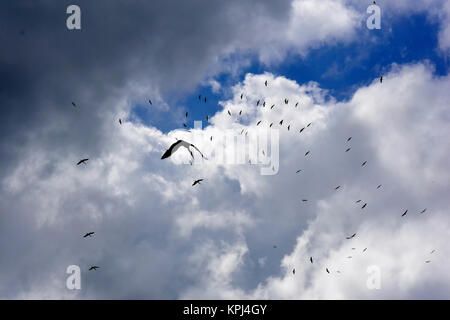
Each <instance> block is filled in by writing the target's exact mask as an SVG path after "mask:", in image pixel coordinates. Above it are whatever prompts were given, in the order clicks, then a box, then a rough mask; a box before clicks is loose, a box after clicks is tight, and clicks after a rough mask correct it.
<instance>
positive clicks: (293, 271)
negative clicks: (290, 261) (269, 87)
mask: <svg viewBox="0 0 450 320" xmlns="http://www.w3.org/2000/svg"><path fill="white" fill-rule="evenodd" d="M266 82H267V81H266ZM292 273H293V274H295V268H294V270H292Z"/></svg>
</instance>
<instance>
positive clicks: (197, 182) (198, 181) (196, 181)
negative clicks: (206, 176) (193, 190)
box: [192, 179, 203, 186]
mask: <svg viewBox="0 0 450 320" xmlns="http://www.w3.org/2000/svg"><path fill="white" fill-rule="evenodd" d="M202 181H203V179H198V180H195V181H194V183H193V184H192V186H195V185H196V184H200V182H202Z"/></svg>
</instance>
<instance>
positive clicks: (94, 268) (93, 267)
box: [89, 266, 100, 271]
mask: <svg viewBox="0 0 450 320" xmlns="http://www.w3.org/2000/svg"><path fill="white" fill-rule="evenodd" d="M98 268H100V267H97V266H92V267H90V268H89V271H91V270H97V269H98Z"/></svg>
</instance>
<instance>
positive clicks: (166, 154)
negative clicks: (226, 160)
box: [161, 140, 206, 160]
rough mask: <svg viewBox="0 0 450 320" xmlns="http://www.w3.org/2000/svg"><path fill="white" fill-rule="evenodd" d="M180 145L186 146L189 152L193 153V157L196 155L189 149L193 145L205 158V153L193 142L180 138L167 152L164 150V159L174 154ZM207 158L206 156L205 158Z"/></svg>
mask: <svg viewBox="0 0 450 320" xmlns="http://www.w3.org/2000/svg"><path fill="white" fill-rule="evenodd" d="M180 147H185V148H186V149H188V151H189V153H190V154H191V157H192V159H193V158H194V155H193V154H192V151H191V150H190V149H189V147H193V148H194V149H195V150H197V151H198V152H199V153H200V155H201V156H202V158H205V156H204V155H203V153H201V152H200V150H198V148H197V147H196V146H194V145H193V144H192V143H189V142H186V141H184V140H178V141H177V142H175V143H173V144H172V145H171V146H170V147H169V149H167V150H166V152H164V154H163V155H162V157H161V160H162V159H166V158H168V157H170V156H171V155H172V154H174V153H175V152H176V151H177V150H178V149H179V148H180ZM205 159H206V158H205Z"/></svg>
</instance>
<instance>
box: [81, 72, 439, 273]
mask: <svg viewBox="0 0 450 320" xmlns="http://www.w3.org/2000/svg"><path fill="white" fill-rule="evenodd" d="M379 81H380V83H383V77H382V76H381V77H380V79H379ZM264 85H265V86H266V87H267V86H268V81H267V80H266V81H265V82H264ZM243 98H244V94H243V93H242V94H241V95H240V99H241V100H242V99H243ZM198 100H199V101H203V102H204V103H206V102H207V99H206V97H204V96H203V97H202V95H201V94H200V95H199V96H198ZM284 103H285V104H286V105H287V104H289V99H288V98H285V99H284ZM149 104H150V105H152V101H151V100H149ZM260 104H261V100H258V101H257V102H256V106H259V105H260ZM72 105H73V106H74V107H77V105H76V104H75V103H74V102H72ZM261 105H262V107H263V108H264V107H265V106H266V102H265V101H263V102H262V104H261ZM298 105H299V102H296V104H295V108H297V107H298ZM274 107H275V105H274V104H273V105H272V106H271V107H270V109H273V108H274ZM227 113H228V115H230V116H232V113H231V112H230V110H227ZM241 114H242V110H241V111H240V112H239V115H241ZM188 116H189V113H188V112H186V113H185V117H186V118H188ZM208 120H209V116H208V115H207V116H206V121H208ZM261 122H262V120H259V121H257V123H256V126H259V125H260V124H261ZM119 124H120V125H122V119H119ZM311 124H312V123H308V124H307V125H306V126H305V127H302V128H301V129H300V130H299V132H300V133H302V132H303V131H304V130H305V129H306V128H308V127H310V126H311ZM272 125H273V122H272V123H270V125H269V128H271V127H272ZM279 125H280V126H281V125H283V120H281V121H280V122H279ZM183 126H184V127H187V124H186V123H183ZM290 128H291V125H288V126H287V129H288V130H290ZM243 132H244V129H243V130H242V131H241V133H240V134H243ZM247 133H248V132H247ZM212 138H213V137H212V136H211V138H210V140H211V141H212ZM351 140H352V137H348V138H347V142H350V141H351ZM181 147H183V148H184V149H186V150H188V151H189V153H190V155H191V157H192V160H194V155H193V152H192V150H191V148H193V149H194V150H196V151H197V152H198V153H199V154H200V155H201V157H202V158H203V159H206V160H207V158H206V157H205V156H204V155H203V153H202V152H201V151H200V150H199V149H198V148H197V147H196V146H195V145H193V144H192V143H189V142H187V141H184V140H180V139H177V141H176V142H175V143H173V144H172V145H171V146H170V147H169V148H168V149H167V150H166V151H165V152H164V154H163V155H162V156H161V160H164V159H167V158H169V157H170V156H172V155H173V154H174V153H175V152H176V151H178V150H180V148H181ZM350 150H351V147H348V148H347V149H346V150H345V152H349V151H350ZM262 152H263V153H264V151H262ZM309 154H310V151H309V150H308V151H307V152H306V153H305V157H306V156H308V155H309ZM88 160H89V159H88V158H84V159H81V160H79V161H78V162H77V165H80V164H86V162H87V161H88ZM249 162H250V163H251V161H250V160H249ZM190 163H191V165H192V161H191V162H190ZM366 164H367V161H364V162H362V163H361V166H362V167H364V166H365V165H366ZM301 171H302V170H301V169H299V170H297V171H296V173H299V172H301ZM203 180H204V179H196V180H194V182H193V183H192V186H196V185H200V184H201V182H202V181H203ZM381 187H382V185H381V184H380V185H378V186H377V189H380V188H381ZM340 188H341V186H340V185H339V186H336V187H335V188H334V189H335V190H339V189H340ZM302 201H303V202H307V201H308V199H302ZM361 202H362V200H361V199H358V200H357V201H356V203H361ZM366 207H367V203H364V204H363V205H362V206H361V209H365V208H366ZM426 211H427V208H425V209H423V210H422V211H420V212H419V213H420V214H423V213H425V212H426ZM407 213H408V209H407V210H405V211H404V212H403V214H402V215H401V217H405V216H406V215H407ZM94 233H95V232H93V231H91V232H88V233H86V234H85V235H84V236H83V237H84V238H87V237H92V236H93V235H94ZM356 235H357V234H356V233H353V234H352V235H350V236H348V237H346V239H347V240H352V239H354V238H355V237H356ZM273 248H274V249H276V248H277V246H276V245H274V246H273ZM352 250H356V248H352ZM366 251H367V248H364V249H363V250H362V252H363V253H364V252H366ZM435 251H436V250H435V249H433V250H432V251H431V252H430V254H433V253H434V252H435ZM347 258H349V259H350V258H352V256H348V257H347ZM309 262H310V263H311V264H313V263H314V258H313V257H312V256H311V257H310V258H309ZM430 262H431V260H426V261H425V263H430ZM98 268H99V267H98V266H95V265H93V266H90V268H89V271H90V270H97V269H98ZM325 271H326V272H327V273H330V270H329V268H328V267H326V268H325ZM336 272H337V273H341V271H340V270H337V271H336ZM292 273H293V274H294V275H295V268H293V270H292Z"/></svg>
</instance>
